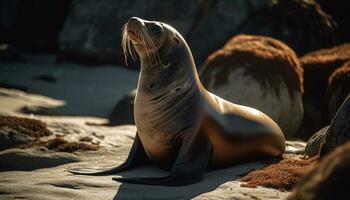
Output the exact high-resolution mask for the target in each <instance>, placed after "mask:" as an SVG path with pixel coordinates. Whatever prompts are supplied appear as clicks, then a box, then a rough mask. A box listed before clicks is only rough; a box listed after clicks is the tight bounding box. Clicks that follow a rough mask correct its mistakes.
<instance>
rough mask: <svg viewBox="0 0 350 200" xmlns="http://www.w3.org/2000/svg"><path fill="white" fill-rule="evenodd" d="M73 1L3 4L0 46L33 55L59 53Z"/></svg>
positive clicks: (5, 1)
mask: <svg viewBox="0 0 350 200" xmlns="http://www.w3.org/2000/svg"><path fill="white" fill-rule="evenodd" d="M69 4H70V0H53V1H50V2H48V1H45V0H15V1H13V0H2V1H1V2H0V19H1V20H0V43H8V44H11V45H13V46H14V47H17V48H20V49H23V50H26V51H31V52H56V51H57V50H58V46H57V43H58V35H59V32H60V31H61V28H62V26H63V23H64V20H65V18H66V15H67V12H68V9H69Z"/></svg>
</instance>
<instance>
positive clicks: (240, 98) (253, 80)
mask: <svg viewBox="0 0 350 200" xmlns="http://www.w3.org/2000/svg"><path fill="white" fill-rule="evenodd" d="M302 76H303V70H302V68H301V66H300V63H299V60H298V58H297V56H296V54H295V53H294V52H293V50H291V49H290V48H289V47H288V46H287V45H285V44H284V43H282V42H280V41H278V40H275V39H272V38H268V37H261V36H248V35H239V36H236V37H234V38H233V39H231V40H229V41H228V42H227V43H226V45H225V46H224V47H223V48H222V49H219V50H218V51H216V52H214V53H213V54H211V55H210V56H209V57H208V59H207V60H206V62H205V63H204V65H203V69H202V71H201V80H202V82H203V84H204V86H205V87H206V88H207V89H208V90H209V91H211V92H213V93H215V94H217V95H218V96H220V97H222V98H224V99H226V100H229V101H231V102H233V103H237V104H241V105H245V106H250V107H253V108H256V109H258V110H261V111H263V112H264V113H266V114H267V115H269V116H270V117H271V118H272V119H273V120H275V121H276V122H277V124H278V125H279V126H280V127H281V128H282V130H283V132H284V133H285V135H286V136H287V137H291V136H293V135H294V134H295V132H296V131H297V129H298V128H299V125H300V122H301V120H302V117H303V106H302V93H303V86H302V83H303V80H302ZM291 116H293V117H291Z"/></svg>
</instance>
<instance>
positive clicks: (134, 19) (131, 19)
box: [128, 17, 138, 23]
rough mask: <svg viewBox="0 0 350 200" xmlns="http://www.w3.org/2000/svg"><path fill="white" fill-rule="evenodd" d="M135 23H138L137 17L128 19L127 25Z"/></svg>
mask: <svg viewBox="0 0 350 200" xmlns="http://www.w3.org/2000/svg"><path fill="white" fill-rule="evenodd" d="M135 21H138V18H137V17H130V19H129V21H128V23H134V22H135Z"/></svg>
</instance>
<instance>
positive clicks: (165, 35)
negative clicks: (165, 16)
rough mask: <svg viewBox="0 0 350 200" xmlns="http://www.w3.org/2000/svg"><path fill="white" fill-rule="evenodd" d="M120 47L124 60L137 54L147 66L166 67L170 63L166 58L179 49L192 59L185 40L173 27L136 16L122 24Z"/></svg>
mask: <svg viewBox="0 0 350 200" xmlns="http://www.w3.org/2000/svg"><path fill="white" fill-rule="evenodd" d="M182 47H186V48H182ZM122 48H123V52H124V55H125V61H126V62H127V57H128V56H131V57H132V58H133V59H134V60H135V58H136V55H138V57H139V58H140V59H141V63H147V66H150V65H151V66H156V67H159V66H160V67H162V68H167V67H169V65H170V63H169V62H168V61H167V60H168V59H169V58H170V57H174V55H175V54H180V53H181V51H183V52H182V53H187V54H188V53H189V54H190V56H191V59H192V55H191V52H190V51H189V48H188V46H187V44H186V42H185V40H184V39H183V38H182V36H181V34H180V33H178V32H177V31H176V30H175V29H174V28H173V27H171V26H170V25H168V24H165V23H162V22H158V21H147V20H143V19H140V18H137V17H131V18H130V19H129V21H128V22H127V23H126V24H125V25H124V26H123V29H122ZM182 53H181V54H182ZM126 64H127V63H126Z"/></svg>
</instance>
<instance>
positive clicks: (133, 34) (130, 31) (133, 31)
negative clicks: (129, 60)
mask: <svg viewBox="0 0 350 200" xmlns="http://www.w3.org/2000/svg"><path fill="white" fill-rule="evenodd" d="M127 35H128V37H129V38H130V39H131V40H132V41H133V42H134V43H141V41H142V39H141V35H140V34H139V31H138V27H137V25H136V26H135V25H133V24H130V23H128V24H127Z"/></svg>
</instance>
